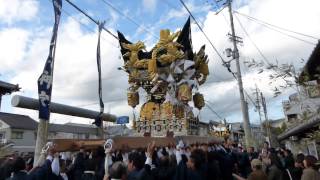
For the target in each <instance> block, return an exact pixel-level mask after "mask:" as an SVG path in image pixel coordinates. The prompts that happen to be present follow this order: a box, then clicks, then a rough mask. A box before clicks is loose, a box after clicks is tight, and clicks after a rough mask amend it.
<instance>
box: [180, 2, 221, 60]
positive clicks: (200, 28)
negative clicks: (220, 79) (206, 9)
mask: <svg viewBox="0 0 320 180" xmlns="http://www.w3.org/2000/svg"><path fill="white" fill-rule="evenodd" d="M180 2H181V4H182V5H183V6H184V8H185V9H186V10H187V11H188V13H189V15H190V16H191V18H192V19H193V20H194V22H195V23H196V25H197V26H198V28H199V30H200V31H201V32H202V34H203V35H204V36H205V38H206V39H207V41H208V42H209V43H210V45H211V47H212V48H213V50H214V51H215V52H216V54H217V55H218V56H219V57H220V59H221V61H222V62H223V64H226V63H227V62H226V61H225V60H224V59H223V57H222V56H221V54H220V53H219V51H218V50H217V48H216V47H215V46H214V45H213V43H212V42H211V40H210V39H209V37H208V36H207V34H206V33H205V32H204V31H203V29H202V27H201V26H200V24H199V23H198V21H197V19H196V18H195V17H194V16H193V14H192V13H191V11H190V10H189V8H188V7H187V5H186V4H185V3H184V2H183V0H180Z"/></svg>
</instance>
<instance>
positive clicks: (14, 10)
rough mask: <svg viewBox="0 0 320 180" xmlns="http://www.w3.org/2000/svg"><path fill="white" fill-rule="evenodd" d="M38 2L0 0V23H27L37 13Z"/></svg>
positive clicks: (33, 0)
mask: <svg viewBox="0 0 320 180" xmlns="http://www.w3.org/2000/svg"><path fill="white" fill-rule="evenodd" d="M38 6H39V2H38V1H36V0H1V1H0V22H1V21H2V22H4V23H8V24H12V23H14V22H18V21H28V20H31V19H32V18H34V17H35V16H36V14H37V12H38V8H39V7H38Z"/></svg>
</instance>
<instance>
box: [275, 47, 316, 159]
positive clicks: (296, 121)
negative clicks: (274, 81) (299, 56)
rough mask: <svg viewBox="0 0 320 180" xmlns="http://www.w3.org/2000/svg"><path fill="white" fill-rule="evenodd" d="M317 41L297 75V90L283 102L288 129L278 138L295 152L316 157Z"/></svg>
mask: <svg viewBox="0 0 320 180" xmlns="http://www.w3.org/2000/svg"><path fill="white" fill-rule="evenodd" d="M319 62H320V42H319V43H318V45H317V46H316V47H315V49H314V51H313V52H312V54H311V56H310V58H309V60H308V61H307V63H306V65H305V66H304V68H303V71H302V73H301V74H300V76H299V91H298V92H297V93H294V94H292V95H290V96H289V100H287V101H283V103H282V105H283V112H284V115H285V123H286V126H287V130H286V131H285V132H284V133H282V134H280V135H279V136H278V140H279V141H282V142H284V144H285V145H286V147H288V148H290V149H291V150H292V151H293V152H294V153H299V152H303V153H305V154H311V155H314V156H316V157H318V154H319V150H320V147H319V145H320V130H319V125H320V114H319V112H320V111H319V110H320V81H319V74H320V72H319V68H320V63H319Z"/></svg>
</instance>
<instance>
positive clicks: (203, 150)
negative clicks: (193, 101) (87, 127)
mask: <svg viewBox="0 0 320 180" xmlns="http://www.w3.org/2000/svg"><path fill="white" fill-rule="evenodd" d="M156 145H157V144H156V142H153V143H151V144H149V145H148V147H147V148H141V149H131V150H119V149H112V148H111V147H108V148H104V147H99V148H96V149H95V150H92V151H89V150H84V149H80V151H79V152H77V153H74V154H71V153H61V152H59V153H58V152H55V146H51V147H50V148H49V149H48V150H47V151H44V152H43V153H42V155H41V156H40V158H39V160H38V161H37V163H35V164H36V165H35V166H34V167H33V160H32V158H30V157H29V158H28V157H20V156H15V155H12V156H8V157H6V158H5V159H2V160H1V165H0V180H6V179H12V180H56V179H57V180H235V179H237V180H243V179H248V180H300V179H301V180H320V174H319V170H318V168H317V166H316V165H317V164H316V163H317V159H316V158H315V157H314V156H311V155H304V154H298V155H296V156H295V157H294V155H293V154H292V153H291V152H290V150H288V149H274V148H270V147H269V146H268V143H267V142H266V143H265V144H264V147H263V148H262V149H261V150H259V151H256V150H255V149H254V148H253V147H250V148H248V149H242V148H241V147H238V146H236V145H232V144H223V145H222V144H221V145H220V144H192V145H185V144H184V143H183V142H182V141H180V142H179V143H178V145H176V146H167V147H159V146H156Z"/></svg>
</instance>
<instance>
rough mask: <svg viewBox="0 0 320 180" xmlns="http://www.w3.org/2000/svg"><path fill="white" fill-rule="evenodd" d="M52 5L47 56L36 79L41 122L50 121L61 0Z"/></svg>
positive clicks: (55, 0)
mask: <svg viewBox="0 0 320 180" xmlns="http://www.w3.org/2000/svg"><path fill="white" fill-rule="evenodd" d="M52 3H53V7H54V15H55V20H54V26H53V30H52V37H51V41H50V49H49V55H48V58H47V61H46V64H45V66H44V69H43V72H42V74H41V75H40V77H39V79H38V94H39V118H40V119H43V120H49V119H50V102H51V92H52V81H53V67H54V56H55V51H56V41H57V33H58V26H59V22H60V16H61V8H62V0H53V1H52Z"/></svg>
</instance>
